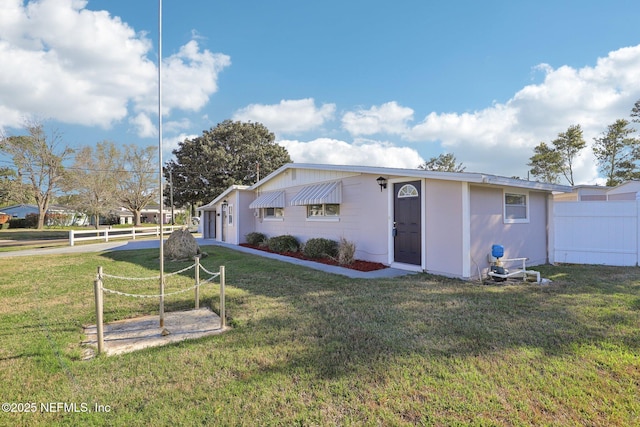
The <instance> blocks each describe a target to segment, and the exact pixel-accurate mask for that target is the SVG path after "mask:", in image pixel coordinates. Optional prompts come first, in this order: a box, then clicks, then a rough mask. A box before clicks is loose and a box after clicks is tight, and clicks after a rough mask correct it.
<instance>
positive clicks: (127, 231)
mask: <svg viewBox="0 0 640 427" xmlns="http://www.w3.org/2000/svg"><path fill="white" fill-rule="evenodd" d="M182 227H183V226H182V225H165V226H163V234H165V233H166V234H167V235H169V234H171V232H173V230H177V229H180V228H182ZM82 236H85V237H82ZM144 236H156V237H158V236H160V226H155V227H138V228H111V229H109V228H101V229H98V230H69V245H70V246H73V245H75V243H76V242H83V241H87V240H102V241H104V242H108V241H109V240H113V239H132V240H135V239H136V238H137V237H144Z"/></svg>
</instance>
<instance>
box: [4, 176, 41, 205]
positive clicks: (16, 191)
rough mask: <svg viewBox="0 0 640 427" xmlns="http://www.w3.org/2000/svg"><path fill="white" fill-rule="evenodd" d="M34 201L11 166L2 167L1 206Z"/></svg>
mask: <svg viewBox="0 0 640 427" xmlns="http://www.w3.org/2000/svg"><path fill="white" fill-rule="evenodd" d="M29 202H33V200H32V199H31V198H29V190H28V188H26V187H25V185H24V183H23V182H22V181H21V180H20V177H19V176H18V173H17V172H16V171H15V170H13V169H11V168H0V206H7V205H12V204H18V203H29Z"/></svg>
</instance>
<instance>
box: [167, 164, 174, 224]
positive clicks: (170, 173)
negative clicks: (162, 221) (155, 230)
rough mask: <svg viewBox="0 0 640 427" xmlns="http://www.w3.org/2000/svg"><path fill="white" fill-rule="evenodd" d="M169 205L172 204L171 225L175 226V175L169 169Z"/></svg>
mask: <svg viewBox="0 0 640 427" xmlns="http://www.w3.org/2000/svg"><path fill="white" fill-rule="evenodd" d="M169 203H171V225H174V224H175V223H176V221H175V216H174V215H173V174H172V172H171V168H169Z"/></svg>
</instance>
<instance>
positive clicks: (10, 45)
mask: <svg viewBox="0 0 640 427" xmlns="http://www.w3.org/2000/svg"><path fill="white" fill-rule="evenodd" d="M86 6H87V1H85V0H40V1H37V2H35V1H31V2H28V3H27V4H26V5H24V4H23V1H22V0H4V2H3V5H2V14H0V57H2V60H3V64H11V66H3V67H0V110H2V111H6V112H8V114H6V115H5V114H3V115H2V116H0V127H4V126H19V125H20V124H21V122H22V120H23V119H24V118H25V117H29V116H32V115H37V116H41V117H46V118H48V119H53V120H58V121H61V122H64V123H73V124H82V125H87V126H95V125H97V126H102V127H109V126H110V125H112V124H113V123H114V122H117V121H121V120H122V119H124V118H125V117H127V115H128V114H130V113H131V112H130V111H129V108H128V106H129V105H130V104H131V105H133V109H134V111H136V112H138V113H139V112H145V113H153V112H156V111H157V109H155V105H154V104H156V101H155V99H157V98H156V97H157V67H156V66H155V64H154V63H153V62H152V61H151V60H149V58H148V56H149V55H153V53H152V50H153V46H152V44H151V42H150V40H149V39H148V38H147V37H146V36H145V35H144V34H141V33H136V32H135V30H134V29H133V28H131V27H130V26H129V25H128V24H126V23H124V22H122V20H121V19H120V18H118V17H113V16H111V15H109V13H108V12H106V11H91V10H88V9H85V7H86ZM164 62H165V63H166V70H165V76H166V81H165V82H163V83H164V84H165V85H166V89H165V90H166V98H165V104H166V107H165V108H166V109H167V112H169V111H170V110H171V109H174V108H179V109H183V110H197V109H199V108H201V107H202V106H203V105H204V104H205V103H206V102H207V100H208V97H209V96H210V95H211V94H212V93H214V92H215V91H216V90H217V86H216V78H217V74H218V73H219V72H220V71H221V70H222V69H223V68H224V67H226V66H228V65H229V57H227V56H225V55H215V54H212V53H211V52H209V51H207V50H204V51H201V50H200V49H199V47H198V45H197V43H196V42H195V41H191V42H189V43H187V44H186V45H185V46H183V47H182V48H181V49H180V51H179V52H178V53H176V54H175V55H172V56H170V57H169V58H166V59H165V60H164ZM178 93H179V94H181V95H182V96H177V94H178ZM150 105H153V106H154V107H150ZM17 117H20V122H17V119H16V118H17ZM132 120H133V121H134V122H135V121H136V120H137V121H139V120H141V118H140V116H137V117H134V118H133V119H132Z"/></svg>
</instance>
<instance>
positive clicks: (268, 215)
mask: <svg viewBox="0 0 640 427" xmlns="http://www.w3.org/2000/svg"><path fill="white" fill-rule="evenodd" d="M262 217H263V218H264V219H282V218H283V217H284V208H264V209H262Z"/></svg>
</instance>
